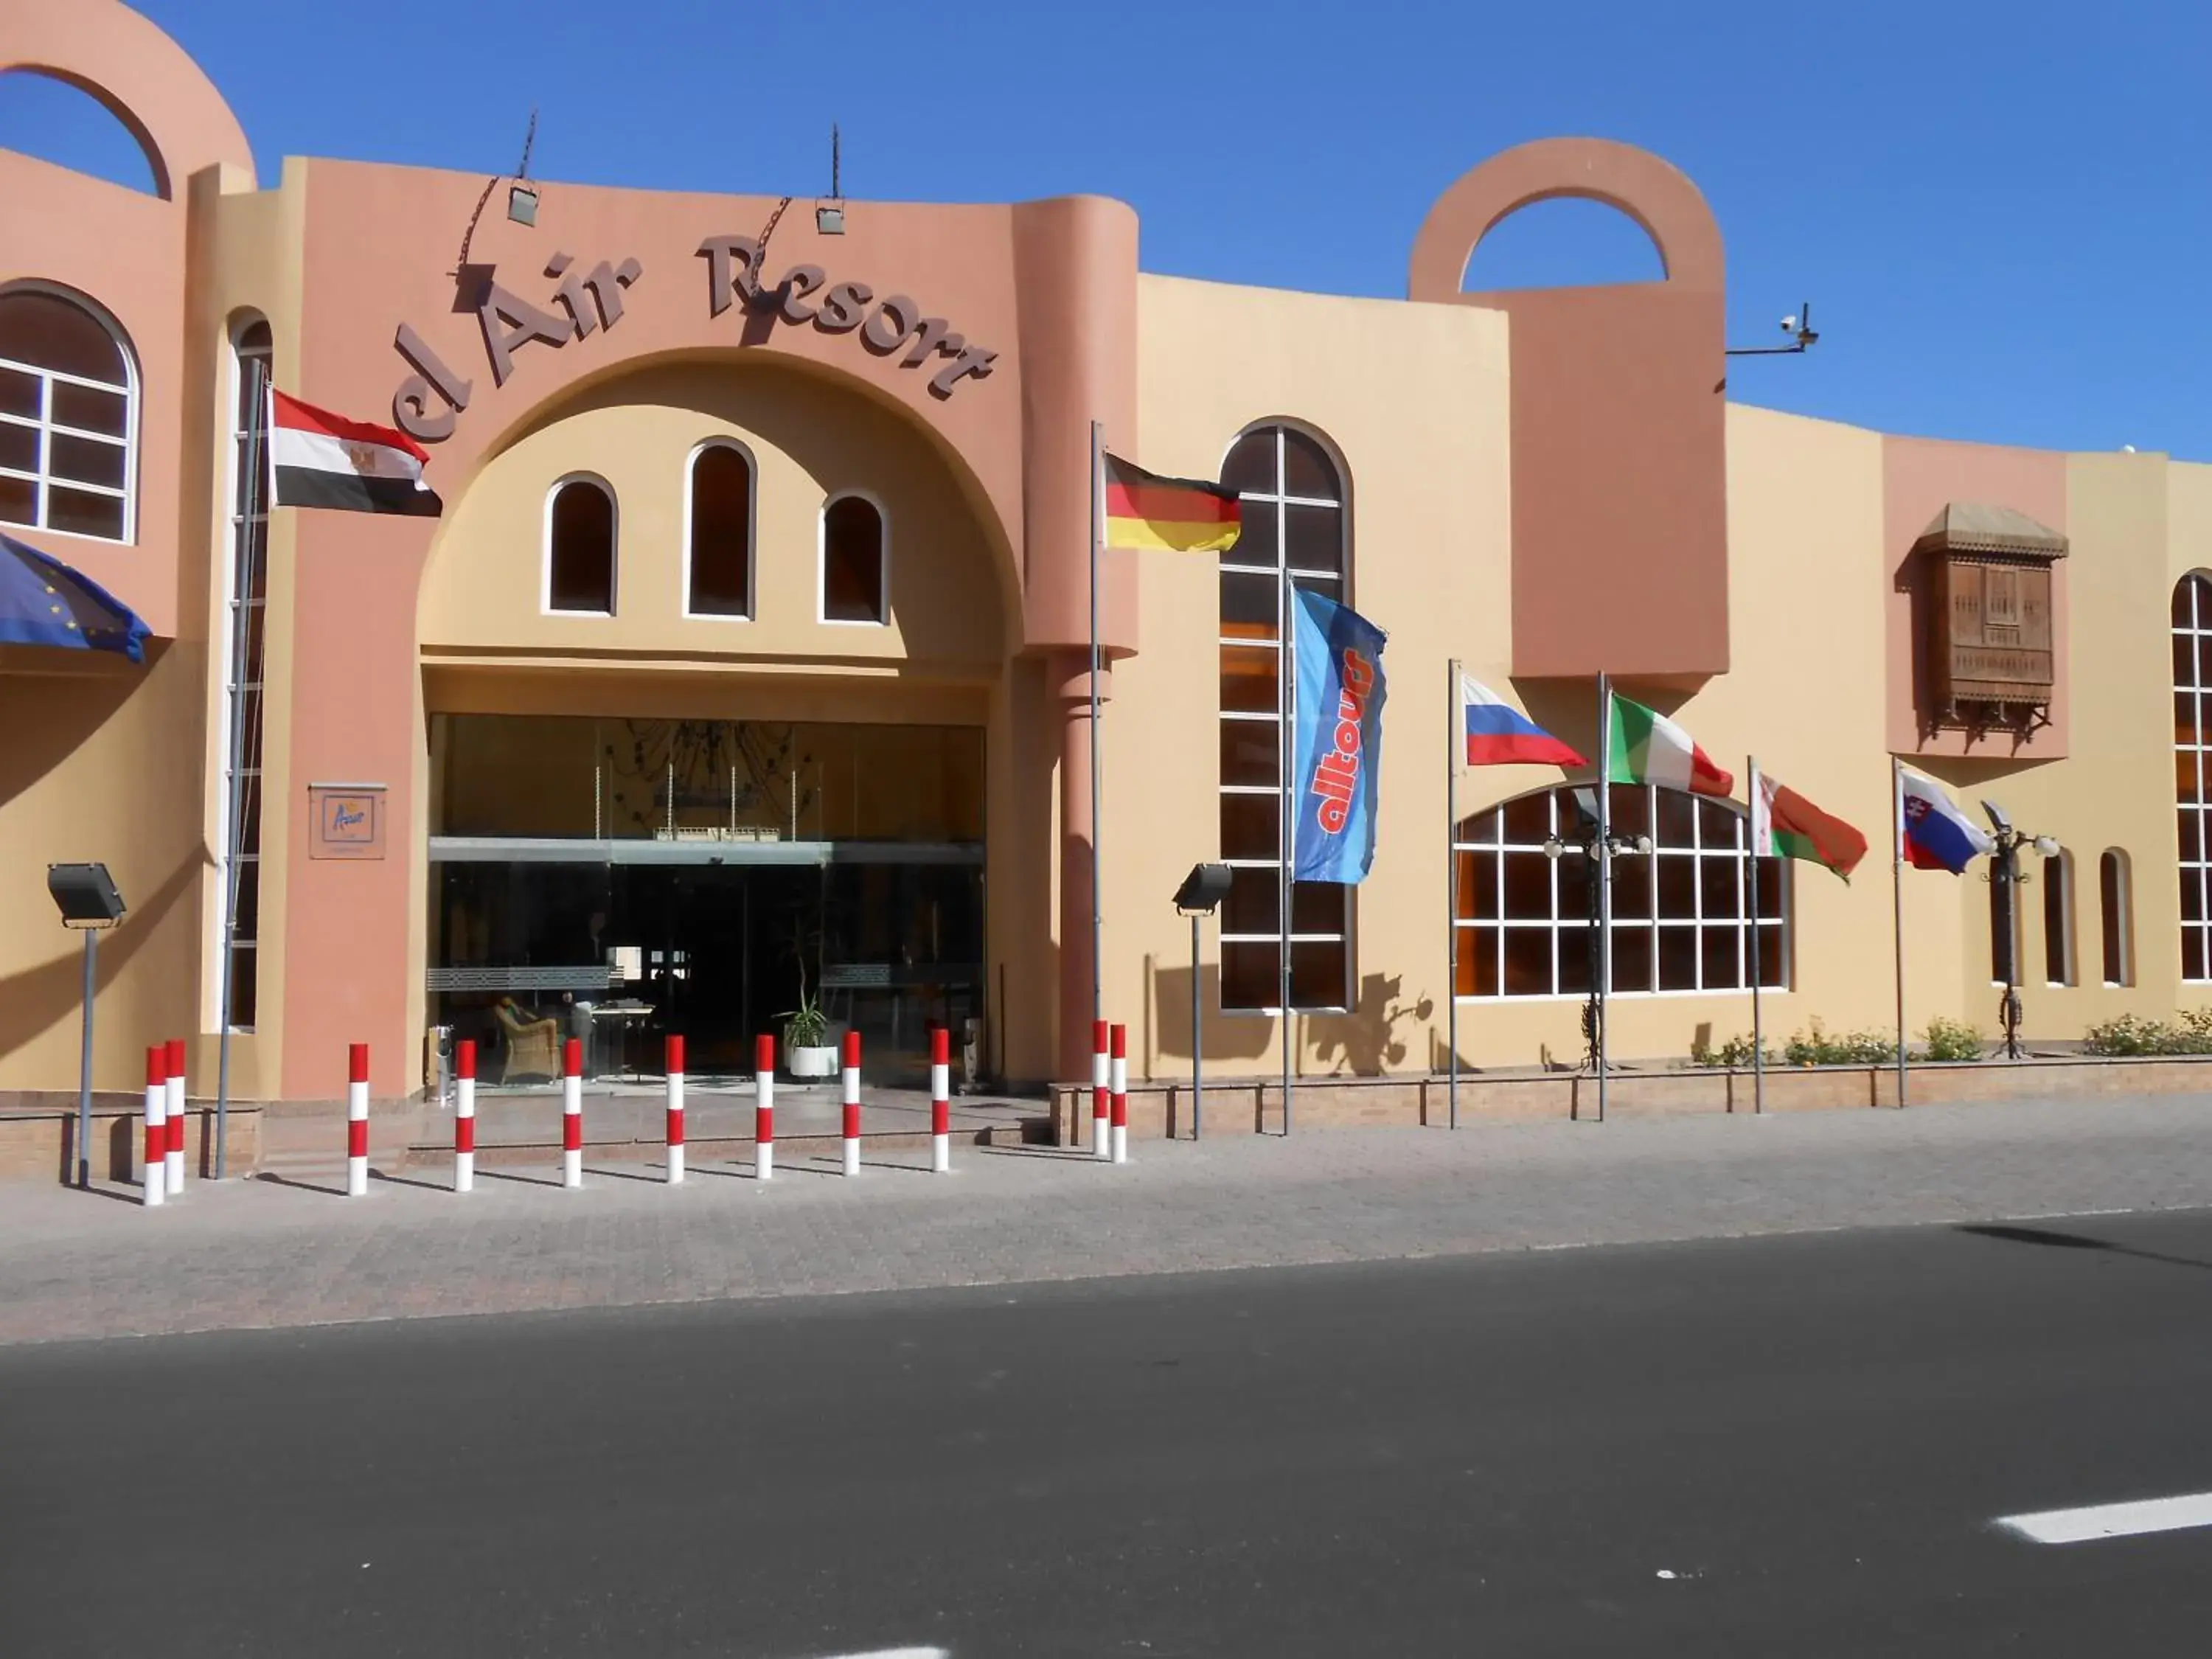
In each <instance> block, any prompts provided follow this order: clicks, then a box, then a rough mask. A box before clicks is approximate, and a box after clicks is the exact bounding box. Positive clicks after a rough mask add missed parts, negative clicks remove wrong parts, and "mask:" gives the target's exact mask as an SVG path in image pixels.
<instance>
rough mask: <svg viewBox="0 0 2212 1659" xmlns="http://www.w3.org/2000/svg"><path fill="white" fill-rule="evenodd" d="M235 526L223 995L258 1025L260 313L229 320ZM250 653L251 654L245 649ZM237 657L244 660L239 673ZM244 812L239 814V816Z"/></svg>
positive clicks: (265, 565) (229, 588)
mask: <svg viewBox="0 0 2212 1659" xmlns="http://www.w3.org/2000/svg"><path fill="white" fill-rule="evenodd" d="M229 355H230V399H229V402H230V453H229V455H228V467H229V503H230V513H229V533H228V537H227V538H225V549H226V550H225V557H224V565H225V572H224V580H223V591H224V595H225V598H226V600H227V604H226V605H225V607H224V611H223V622H224V627H223V629H222V640H221V641H219V643H218V645H217V649H218V650H219V651H220V653H222V687H223V717H224V718H223V733H224V736H225V738H226V739H228V738H229V737H230V735H231V734H232V733H233V732H235V734H236V738H237V745H236V749H235V750H232V749H231V748H230V747H229V746H228V744H226V747H225V749H224V750H223V781H224V784H225V787H224V789H223V792H222V803H221V806H220V808H219V811H220V812H221V815H222V826H223V834H222V842H221V843H220V846H221V848H222V851H221V855H220V857H221V862H220V864H219V866H218V867H219V870H220V872H221V874H222V878H223V886H222V892H223V894H224V896H225V897H226V898H227V899H228V898H229V897H230V896H231V895H232V891H233V888H232V881H233V877H232V871H231V865H232V852H231V848H232V843H233V840H234V839H235V842H236V846H237V853H236V860H235V861H236V876H235V883H236V887H235V901H234V903H235V908H234V915H235V916H236V918H237V925H236V927H235V928H234V929H231V930H228V931H229V932H230V935H231V938H230V948H229V951H228V956H227V957H225V959H224V961H223V963H222V972H223V974H224V975H225V979H224V987H225V990H224V994H225V997H226V1000H227V1004H228V1008H229V1011H230V1012H229V1018H230V1024H231V1028H232V1029H233V1030H240V1031H250V1030H252V1029H253V1025H254V1019H255V1015H256V1012H257V1011H258V1004H259V1000H260V999H259V985H260V974H259V966H260V937H259V935H260V916H261V750H262V709H263V704H264V698H263V695H262V678H263V675H262V661H263V654H262V653H263V648H264V640H265V634H264V629H263V625H262V623H263V617H264V615H265V614H266V611H267V609H268V603H269V501H268V494H267V489H266V487H265V483H264V481H265V479H266V478H267V476H268V468H267V463H266V461H265V459H264V458H263V457H261V456H259V455H257V454H256V453H254V439H253V410H254V406H255V404H257V403H258V401H259V400H260V399H261V398H263V397H264V395H265V393H266V391H267V388H268V385H269V380H270V362H271V359H272V356H273V343H272V341H271V339H270V332H269V325H268V323H267V322H266V321H265V320H264V319H262V318H260V317H258V316H257V315H254V314H253V313H241V314H240V315H239V316H237V317H235V318H234V319H232V321H231V327H230V354H229ZM241 651H242V653H243V654H242V656H241V655H240V653H241ZM234 665H237V667H236V670H235V671H234ZM234 814H235V817H233V815H234ZM232 823H236V825H237V835H236V836H235V838H234V837H233V836H232V834H231V825H232ZM224 920H225V918H224V916H223V915H222V911H221V910H220V909H218V910H217V912H216V917H215V923H216V946H217V949H218V950H220V949H221V948H222V935H223V933H224V932H225V931H226V930H225V928H224Z"/></svg>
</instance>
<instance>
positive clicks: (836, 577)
mask: <svg viewBox="0 0 2212 1659" xmlns="http://www.w3.org/2000/svg"><path fill="white" fill-rule="evenodd" d="M821 619H822V620H823V622H832V623H884V622H889V621H890V535H889V533H888V532H887V531H886V529H885V526H884V509H883V507H881V505H879V504H878V502H877V501H874V500H872V498H871V497H869V496H866V495H860V494H858V493H854V494H849V495H840V496H838V497H837V498H836V500H834V501H829V502H828V503H827V504H826V505H824V506H823V509H822V617H821Z"/></svg>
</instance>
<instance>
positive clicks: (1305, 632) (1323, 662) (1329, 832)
mask: <svg viewBox="0 0 2212 1659" xmlns="http://www.w3.org/2000/svg"><path fill="white" fill-rule="evenodd" d="M1292 598H1293V599H1294V601H1295V602H1294V603H1293V604H1292V605H1291V644H1292V652H1293V654H1294V656H1295V659H1296V662H1297V692H1296V696H1297V707H1296V708H1295V709H1294V710H1293V711H1292V718H1293V720H1294V721H1295V726H1294V728H1293V735H1294V736H1295V738H1296V740H1297V741H1296V746H1295V749H1294V750H1293V761H1292V769H1291V811H1292V812H1293V813H1294V814H1295V815H1296V816H1295V817H1294V818H1293V820H1292V822H1293V823H1295V824H1296V826H1297V828H1296V829H1295V831H1294V832H1293V833H1294V845H1293V848H1292V854H1291V875H1292V877H1293V878H1296V879H1297V880H1299V881H1340V882H1358V881H1360V880H1362V879H1364V878H1365V876H1366V874H1367V872H1368V869H1369V867H1370V866H1371V865H1372V864H1373V863H1374V862H1375V807H1376V788H1377V785H1378V783H1379V781H1380V780H1379V778H1378V776H1377V773H1378V769H1380V767H1381V765H1382V762H1383V641H1384V638H1385V635H1383V630H1382V629H1379V628H1377V627H1376V625H1375V624H1374V623H1371V622H1369V621H1368V620H1367V618H1366V617H1363V616H1361V615H1360V614H1359V613H1358V611H1354V610H1352V608H1351V607H1350V606H1348V605H1339V604H1338V603H1337V602H1336V601H1335V600H1334V599H1328V598H1326V597H1324V596H1323V595H1322V594H1319V593H1314V592H1307V591H1306V590H1304V589H1303V588H1301V589H1299V590H1297V592H1295V593H1294V594H1293V595H1292Z"/></svg>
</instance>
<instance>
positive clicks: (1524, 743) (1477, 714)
mask: <svg viewBox="0 0 2212 1659" xmlns="http://www.w3.org/2000/svg"><path fill="white" fill-rule="evenodd" d="M1459 707H1460V720H1461V726H1462V729H1463V730H1464V731H1465V732H1467V763H1468V765H1469V766H1510V765H1518V764H1528V765H1535V766H1587V765H1588V764H1589V762H1587V761H1585V760H1584V759H1583V757H1581V756H1580V755H1577V753H1575V751H1574V750H1571V749H1570V748H1568V747H1567V745H1566V744H1564V743H1561V742H1560V741H1559V739H1558V738H1555V737H1553V735H1552V734H1551V733H1550V732H1547V731H1546V730H1544V728H1543V727H1542V726H1538V725H1537V724H1536V723H1535V722H1534V720H1530V719H1529V718H1528V716H1527V715H1526V714H1522V712H1521V711H1520V710H1519V709H1517V708H1513V707H1512V706H1511V705H1510V704H1508V703H1506V702H1503V701H1501V700H1500V699H1499V697H1498V694H1497V693H1496V692H1495V691H1492V690H1491V689H1490V688H1489V687H1488V686H1486V685H1484V684H1481V683H1480V681H1477V680H1474V679H1470V678H1468V676H1466V675H1465V674H1462V675H1461V676H1460V677H1459Z"/></svg>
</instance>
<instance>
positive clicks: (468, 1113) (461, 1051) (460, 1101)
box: [453, 1037, 477, 1193]
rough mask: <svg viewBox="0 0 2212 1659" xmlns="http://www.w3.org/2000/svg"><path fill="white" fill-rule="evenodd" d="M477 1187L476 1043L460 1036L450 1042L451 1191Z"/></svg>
mask: <svg viewBox="0 0 2212 1659" xmlns="http://www.w3.org/2000/svg"><path fill="white" fill-rule="evenodd" d="M476 1187H477V1045H476V1039H475V1038H473V1037H463V1038H462V1039H461V1040H460V1041H459V1042H456V1043H455V1044H454V1045H453V1190H454V1191H455V1192H457V1193H472V1192H474V1191H475V1190H476Z"/></svg>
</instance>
